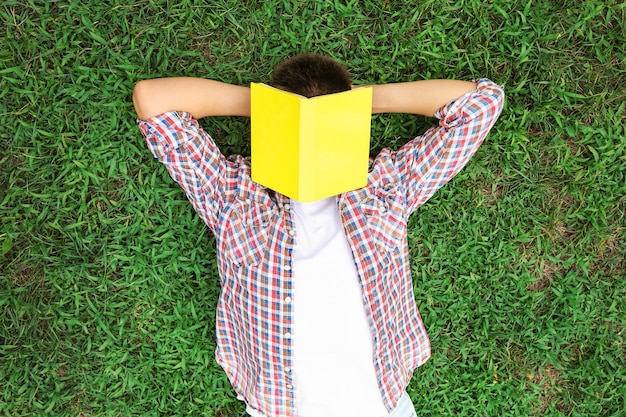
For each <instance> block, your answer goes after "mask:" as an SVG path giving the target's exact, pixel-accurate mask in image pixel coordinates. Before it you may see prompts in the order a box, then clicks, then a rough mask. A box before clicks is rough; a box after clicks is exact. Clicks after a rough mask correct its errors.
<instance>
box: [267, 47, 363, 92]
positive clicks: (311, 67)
mask: <svg viewBox="0 0 626 417" xmlns="http://www.w3.org/2000/svg"><path fill="white" fill-rule="evenodd" d="M272 86H273V87H276V88H278V89H281V90H284V91H289V92H290V93H295V94H299V95H301V96H304V97H308V98H311V97H316V96H321V95H324V94H333V93H340V92H342V91H349V90H350V89H351V88H352V81H351V79H350V74H349V73H348V70H347V69H346V67H345V66H343V65H342V64H340V63H339V62H337V61H335V60H334V59H332V58H330V57H327V56H325V55H319V54H313V53H306V54H299V55H295V56H293V57H291V58H289V59H287V60H286V61H283V62H282V63H280V64H279V65H278V66H277V67H276V68H275V69H274V73H273V75H272Z"/></svg>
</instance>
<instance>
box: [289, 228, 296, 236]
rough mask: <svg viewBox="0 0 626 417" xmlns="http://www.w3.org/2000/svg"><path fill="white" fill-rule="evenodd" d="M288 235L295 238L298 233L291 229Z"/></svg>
mask: <svg viewBox="0 0 626 417" xmlns="http://www.w3.org/2000/svg"><path fill="white" fill-rule="evenodd" d="M287 234H288V235H289V236H294V235H295V234H296V232H294V231H293V229H289V231H288V232H287Z"/></svg>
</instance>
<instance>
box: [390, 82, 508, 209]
mask: <svg viewBox="0 0 626 417" xmlns="http://www.w3.org/2000/svg"><path fill="white" fill-rule="evenodd" d="M503 105H504V91H503V89H502V87H500V86H498V85H496V84H494V83H493V82H492V81H490V80H487V79H480V80H478V81H477V83H476V90H474V91H471V92H469V93H467V94H465V95H464V96H463V97H461V98H459V99H457V100H455V101H452V102H450V103H448V104H446V105H444V106H443V107H442V108H441V109H439V110H438V111H437V113H436V114H435V117H436V118H438V119H440V120H439V125H438V126H436V127H433V128H431V129H430V130H428V131H427V132H426V133H424V134H423V135H422V136H419V137H417V138H415V139H413V140H412V141H410V142H409V143H407V144H406V145H404V146H403V147H402V148H400V149H399V150H398V152H397V155H396V163H397V166H399V167H400V168H399V170H400V175H401V181H402V183H403V184H405V187H406V202H407V213H408V214H410V213H412V212H413V211H414V210H416V209H417V208H418V207H419V206H421V205H422V204H424V203H425V202H426V201H428V199H429V198H430V197H432V195H433V194H434V193H435V192H436V191H437V190H438V189H439V188H441V187H442V186H443V185H444V184H446V183H447V182H448V181H450V180H451V179H452V178H453V177H454V176H455V175H456V174H457V173H458V172H459V171H460V170H461V169H462V168H463V167H464V166H465V165H466V164H467V163H468V161H469V160H470V158H471V157H472V156H473V155H474V154H475V153H476V151H477V150H478V148H479V147H480V145H481V144H482V143H483V141H484V139H485V137H486V136H487V133H489V130H490V129H491V128H492V127H493V125H494V124H495V122H496V120H497V119H498V116H499V115H500V112H501V111H502V107H503Z"/></svg>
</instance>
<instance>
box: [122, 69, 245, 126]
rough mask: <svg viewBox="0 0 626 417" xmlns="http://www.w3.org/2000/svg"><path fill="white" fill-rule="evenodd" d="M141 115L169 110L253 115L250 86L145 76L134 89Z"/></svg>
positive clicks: (200, 114)
mask: <svg viewBox="0 0 626 417" xmlns="http://www.w3.org/2000/svg"><path fill="white" fill-rule="evenodd" d="M133 104H134V105H135V110H136V111H137V116H139V118H140V119H142V120H146V119H149V118H150V117H152V116H156V115H158V114H161V113H165V112H168V111H181V112H188V113H190V114H191V115H192V116H193V117H194V118H195V119H200V118H202V117H207V116H250V89H249V88H247V87H241V86H237V85H232V84H226V83H222V82H219V81H214V80H207V79H202V78H190V77H174V78H156V79H152V80H143V81H140V82H139V83H137V85H136V86H135V89H134V91H133Z"/></svg>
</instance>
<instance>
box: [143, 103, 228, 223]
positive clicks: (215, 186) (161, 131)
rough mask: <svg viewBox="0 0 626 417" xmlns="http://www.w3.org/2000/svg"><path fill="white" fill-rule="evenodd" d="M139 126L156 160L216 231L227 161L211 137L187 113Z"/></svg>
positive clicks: (144, 121)
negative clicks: (165, 168)
mask: <svg viewBox="0 0 626 417" xmlns="http://www.w3.org/2000/svg"><path fill="white" fill-rule="evenodd" d="M137 124H138V126H139V129H140V130H141V133H142V135H143V136H144V137H145V139H146V142H147V144H148V148H149V149H150V151H151V152H152V154H153V155H154V157H155V158H156V159H158V160H159V161H160V162H162V163H163V164H164V165H165V166H166V167H167V170H168V171H169V173H170V176H171V177H172V179H174V181H176V182H177V183H178V184H180V186H181V187H182V188H183V190H184V191H185V194H187V198H188V199H189V201H190V202H191V204H192V206H193V207H194V209H195V210H196V212H197V213H198V214H199V215H200V217H201V218H202V220H204V222H205V223H206V224H207V225H208V226H209V227H211V228H212V229H213V226H214V225H215V220H216V216H217V214H216V211H217V210H216V207H217V204H216V201H217V197H218V191H219V187H220V184H221V182H222V179H223V173H224V168H225V165H226V159H225V158H224V156H223V155H222V153H221V152H220V151H219V149H218V148H217V146H216V145H215V142H214V141H213V139H212V138H211V136H210V135H209V134H208V133H207V132H206V131H204V129H202V128H201V127H200V125H199V124H198V121H197V120H195V119H194V118H193V117H192V116H191V114H190V113H186V112H168V113H164V114H161V115H158V116H154V117H151V118H150V119H148V120H138V121H137Z"/></svg>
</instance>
